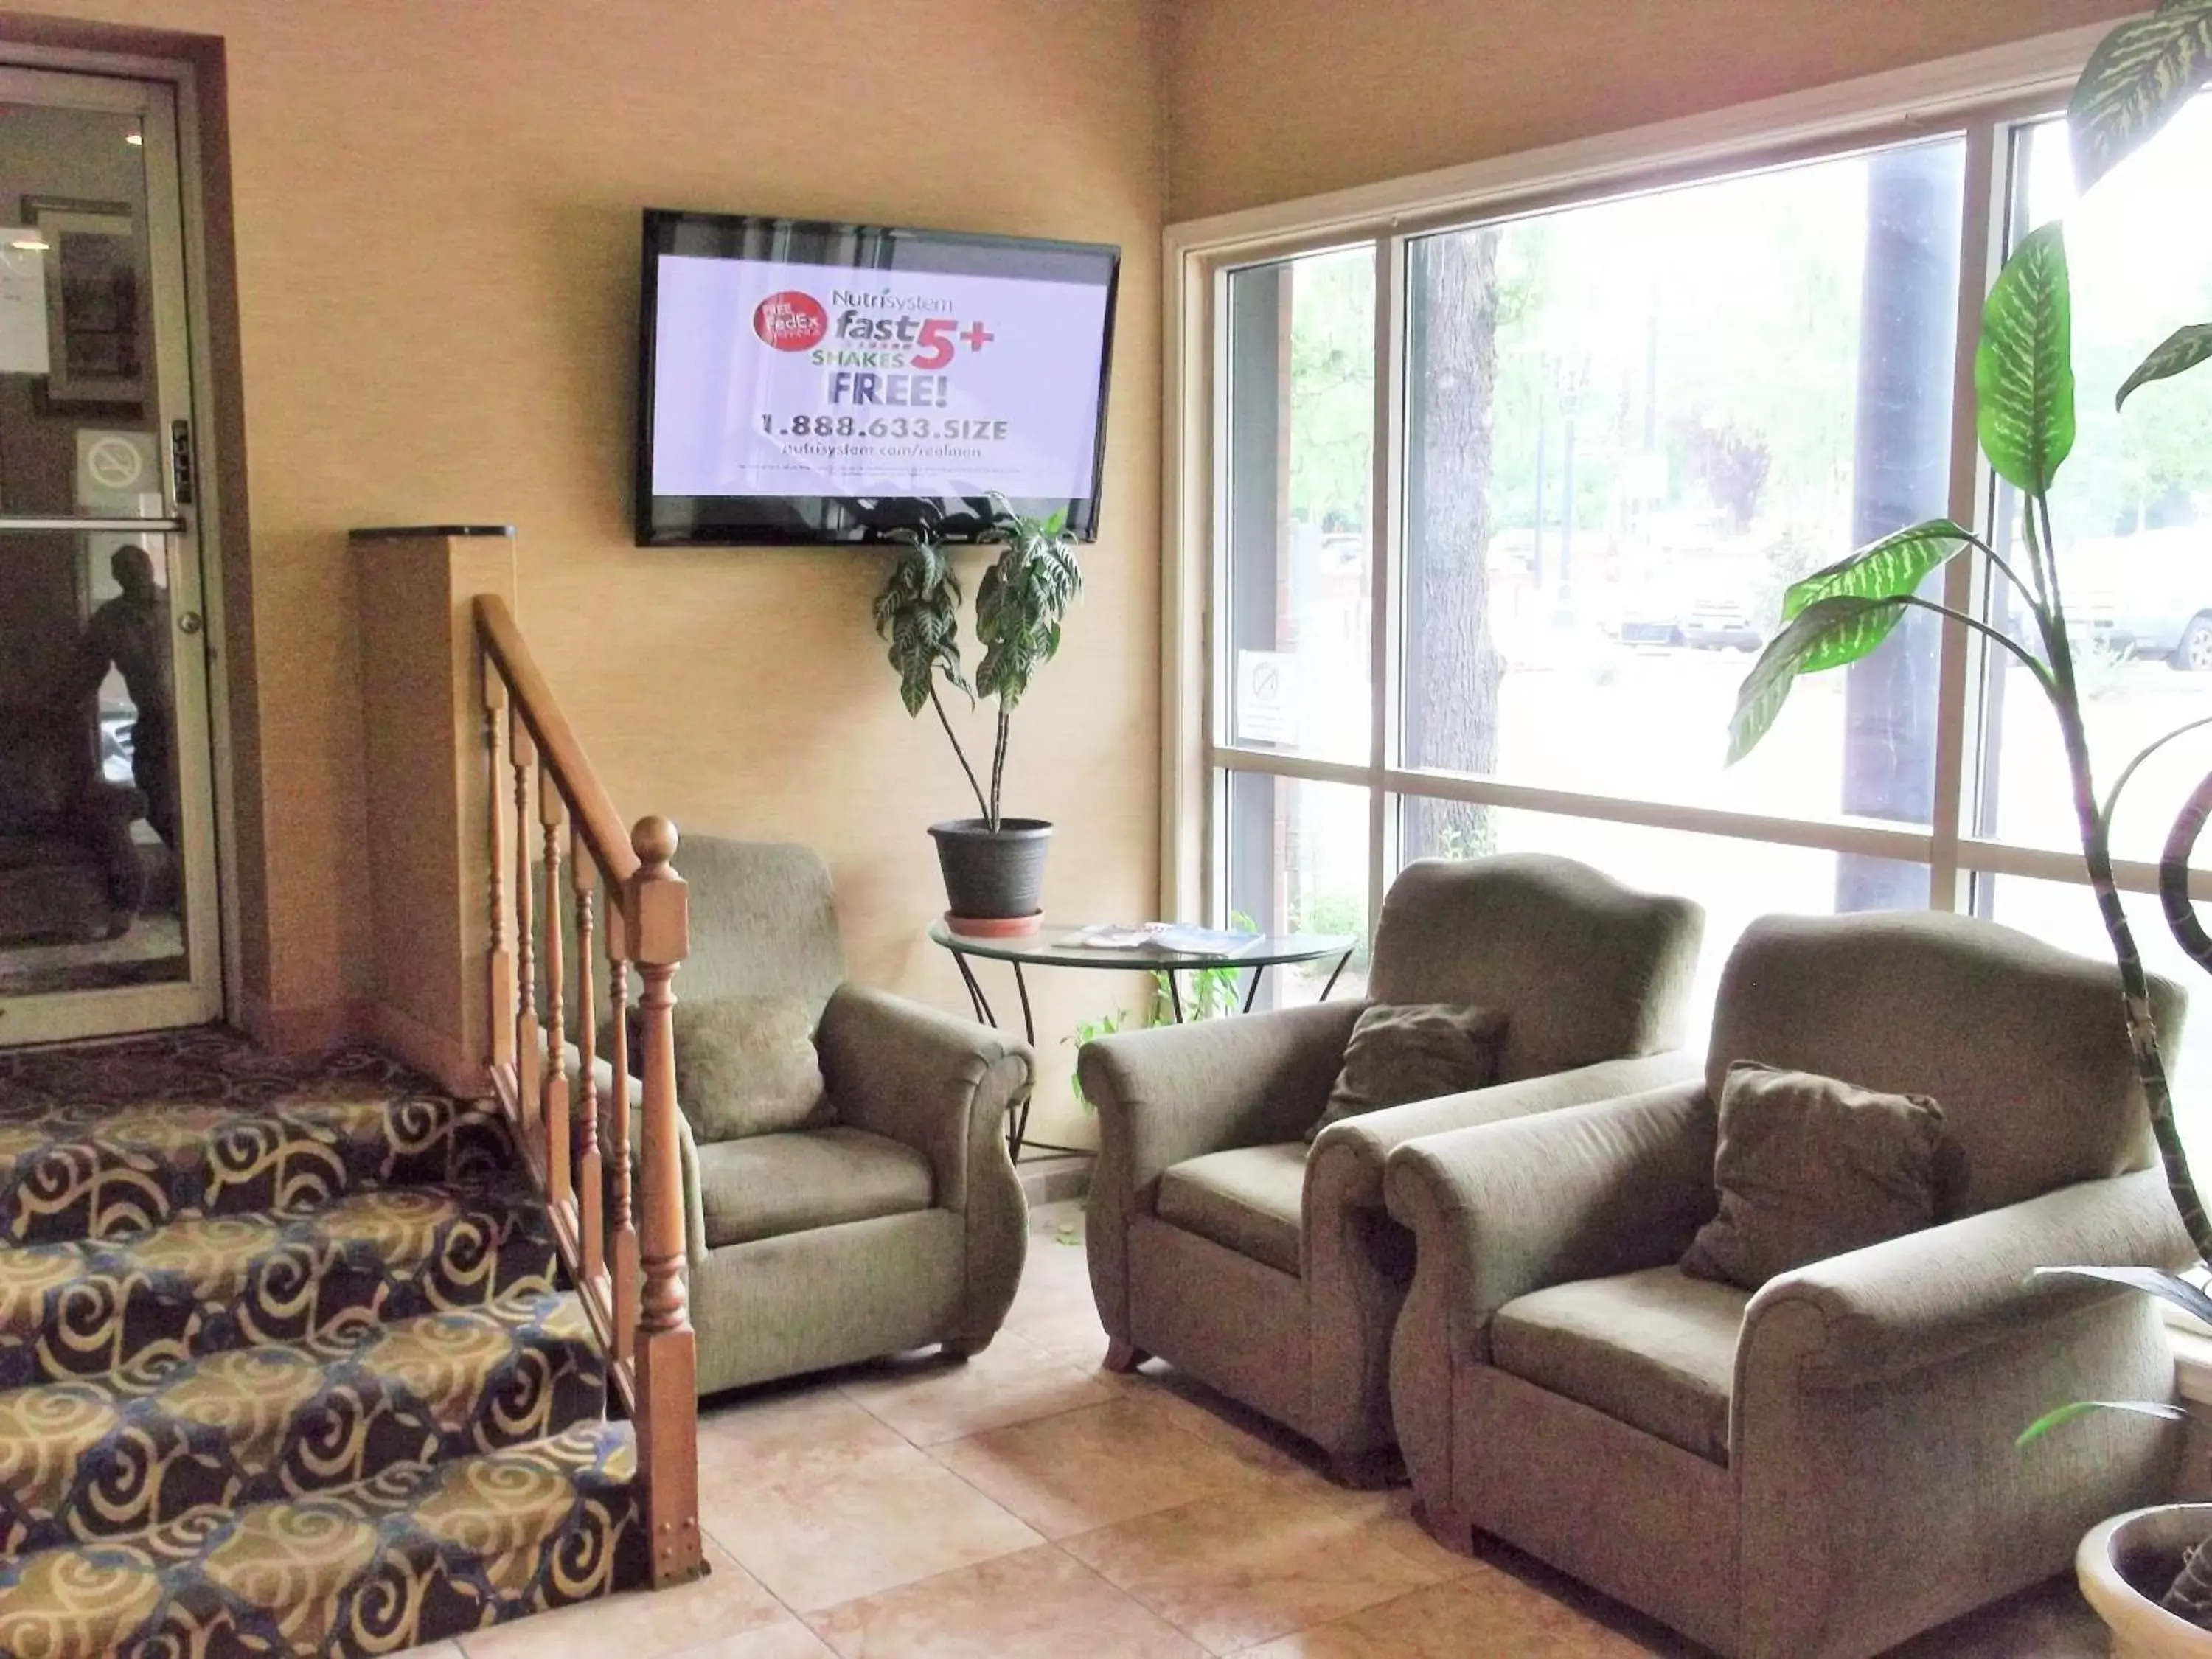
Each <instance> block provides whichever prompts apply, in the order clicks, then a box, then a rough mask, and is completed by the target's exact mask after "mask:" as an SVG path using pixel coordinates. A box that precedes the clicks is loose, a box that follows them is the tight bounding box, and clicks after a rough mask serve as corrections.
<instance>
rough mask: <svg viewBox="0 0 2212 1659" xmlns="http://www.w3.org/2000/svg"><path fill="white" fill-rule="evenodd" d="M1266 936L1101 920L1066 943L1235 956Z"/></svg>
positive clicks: (1184, 924) (1105, 948)
mask: <svg viewBox="0 0 2212 1659" xmlns="http://www.w3.org/2000/svg"><path fill="white" fill-rule="evenodd" d="M1263 937H1264V935H1262V934H1259V933H1231V932H1230V931H1228V930H1226V929H1225V928H1220V927H1198V926H1196V925H1195V924H1194V923H1190V922H1180V921H1145V922H1115V921H1097V922H1093V923H1091V926H1089V927H1079V928H1077V929H1076V930H1075V932H1074V933H1071V934H1069V935H1068V937H1067V940H1066V943H1068V944H1069V945H1074V946H1076V947H1077V948H1078V949H1080V950H1087V951H1162V952H1164V953H1165V954H1167V955H1169V956H1178V957H1233V956H1237V955H1240V954H1242V953H1243V952H1244V951H1249V950H1250V949H1251V948H1252V947H1253V946H1254V945H1257V944H1258V943H1259V942H1260V941H1261V939H1262V938H1263Z"/></svg>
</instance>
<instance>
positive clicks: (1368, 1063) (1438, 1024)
mask: <svg viewBox="0 0 2212 1659" xmlns="http://www.w3.org/2000/svg"><path fill="white" fill-rule="evenodd" d="M1504 1036H1505V1016H1504V1015H1503V1014H1498V1013H1490V1012H1486V1011H1485V1010H1483V1009H1480V1008H1468V1007H1463V1006H1460V1005H1459V1004H1456V1003H1449V1002H1399V1003H1389V1002H1378V1003H1376V1005H1375V1006H1373V1007H1371V1008H1369V1009H1367V1010H1366V1011H1365V1012H1363V1013H1362V1014H1361V1015H1360V1016H1359V1018H1358V1022H1357V1023H1356V1024H1353V1026H1352V1040H1351V1041H1350V1042H1347V1043H1346V1044H1345V1048H1344V1069H1343V1070H1342V1071H1340V1072H1339V1073H1337V1074H1336V1086H1335V1087H1334V1089H1331V1090H1330V1091H1329V1094H1328V1110H1326V1111H1324V1112H1323V1113H1322V1115H1321V1121H1319V1122H1318V1123H1316V1124H1315V1125H1314V1126H1313V1127H1312V1128H1310V1129H1309V1130H1307V1131H1306V1139H1307V1141H1308V1142H1311V1141H1312V1140H1313V1139H1314V1137H1315V1136H1316V1135H1318V1134H1320V1133H1321V1132H1322V1130H1323V1129H1326V1128H1327V1127H1328V1126H1329V1125H1330V1124H1332V1123H1336V1122H1340V1121H1343V1120H1344V1119H1346V1118H1347V1117H1358V1116H1359V1115H1361V1114H1362V1113H1364V1112H1376V1111H1380V1110H1382V1109H1383V1107H1385V1106H1403V1105H1404V1104H1406V1103H1407V1102H1408V1101H1413V1100H1434V1099H1435V1098H1436V1097H1437V1096H1439V1095H1455V1094H1458V1093H1461V1092H1462V1091H1464V1090H1468V1089H1481V1088H1486V1087H1487V1086H1488V1085H1489V1084H1490V1083H1491V1081H1492V1079H1494V1078H1496V1077H1497V1075H1498V1053H1499V1050H1500V1049H1501V1048H1503V1047H1504Z"/></svg>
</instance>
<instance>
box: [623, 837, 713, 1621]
mask: <svg viewBox="0 0 2212 1659" xmlns="http://www.w3.org/2000/svg"><path fill="white" fill-rule="evenodd" d="M676 840H677V837H676V826H675V825H674V824H672V823H670V822H669V821H668V820H667V819H666V818H663V817H647V818H641V819H639V820H638V823H637V827H636V828H635V829H633V830H632V831H631V832H630V846H631V848H633V849H634V850H635V852H636V854H637V857H638V871H637V873H636V874H635V876H633V877H631V878H630V884H629V901H630V902H629V915H630V927H629V940H628V944H629V952H630V959H631V960H632V961H633V962H635V963H636V964H637V971H638V977H639V979H640V980H641V981H642V987H643V988H642V989H641V992H640V994H639V997H638V1012H639V1020H638V1026H639V1030H638V1041H639V1043H640V1046H641V1050H642V1054H641V1059H642V1060H643V1062H644V1073H645V1106H644V1111H645V1126H644V1127H645V1138H644V1139H645V1145H644V1149H643V1151H644V1156H643V1157H642V1158H641V1159H640V1160H639V1164H640V1168H639V1172H638V1193H637V1209H638V1221H639V1228H638V1231H639V1234H640V1239H639V1243H640V1246H641V1249H640V1255H641V1258H642V1261H641V1267H642V1269H643V1273H644V1277H645V1283H644V1285H643V1287H642V1291H641V1294H640V1297H639V1300H638V1317H637V1362H636V1363H637V1442H638V1444H637V1453H638V1472H639V1474H641V1476H642V1477H643V1479H644V1481H645V1524H646V1536H647V1546H648V1547H649V1549H650V1550H651V1553H652V1573H653V1583H654V1584H655V1585H656V1586H658V1585H663V1584H671V1583H681V1582H682V1581H684V1579H687V1578H694V1577H697V1576H698V1575H699V1574H700V1573H701V1572H702V1571H704V1569H705V1562H704V1559H703V1557H702V1552H701V1548H700V1534H699V1445H698V1395H697V1388H696V1378H697V1364H698V1358H697V1353H696V1347H695V1343H694V1339H693V1336H692V1332H691V1316H690V1310H689V1309H688V1307H687V1306H686V1298H685V1292H684V1182H683V1175H682V1170H681V1168H680V1164H679V1158H680V1155H679V1153H678V1149H677V1118H676V1113H677V1105H676V1040H675V1025H674V1020H673V1018H672V1016H673V1012H674V1010H675V1006H676V994H675V989H674V986H673V984H672V981H674V979H675V977H676V969H677V966H678V963H681V962H682V961H683V960H684V956H685V955H686V954H687V953H688V952H689V951H690V899H689V895H688V894H687V892H686V890H685V888H684V878H682V877H681V876H679V875H678V874H677V873H676V872H675V871H674V870H673V869H671V867H670V860H671V859H673V858H674V857H675V856H676Z"/></svg>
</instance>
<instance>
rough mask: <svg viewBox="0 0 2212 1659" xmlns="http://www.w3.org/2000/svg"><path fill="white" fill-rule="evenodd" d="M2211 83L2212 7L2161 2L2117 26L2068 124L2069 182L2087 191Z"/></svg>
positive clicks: (2070, 108) (2077, 90)
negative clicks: (2154, 10)
mask: <svg viewBox="0 0 2212 1659" xmlns="http://www.w3.org/2000/svg"><path fill="white" fill-rule="evenodd" d="M2207 82H2212V0H2166V4H2164V5H2162V6H2160V8H2159V9H2158V11H2157V14H2156V15H2154V16H2150V17H2143V18H2138V19H2136V20H2135V21H2132V22H2127V23H2123V24H2121V25H2120V26H2119V27H2118V28H2116V29H2114V30H2113V31H2112V33H2110V34H2108V35H2106V37H2105V38H2104V39H2103V40H2101V41H2100V42H2099V43H2098V45H2097V49H2096V51H2094V52H2092V53H2090V54H2089V62H2088V65H2087V67H2086V68H2085V69H2083V70H2082V71H2081V79H2080V80H2079V81H2077V82H2075V84H2074V96H2073V98H2072V100H2070V101H2069V103H2068V105H2067V109H2066V125H2067V131H2068V132H2069V135H2070V136H2071V137H2072V140H2073V146H2074V181H2075V185H2076V187H2077V188H2079V189H2080V190H2081V191H2085V192H2086V191H2087V190H2089V189H2090V187H2091V186H2093V185H2095V184H2096V182H2097V181H2098V180H2099V179H2102V178H2103V177H2104V176H2105V175H2106V173H2110V172H2111V171H2112V169H2113V168H2114V167H2118V165H2119V164H2120V163H2121V162H2122V161H2125V160H2126V159H2127V158H2128V157H2129V156H2130V155H2132V154H2133V153H2134V152H2135V151H2136V149H2137V148H2138V147H2139V146H2141V145H2142V143H2143V142H2144V141H2145V140H2147V139H2148V138H2149V137H2151V136H2152V135H2153V134H2154V133H2155V132H2157V131H2158V130H2159V129H2160V127H2163V126H2164V125H2166V123H2167V122H2168V121H2169V120H2171V119H2172V118H2173V116H2174V114H2175V112H2177V111H2179V109H2180V107H2181V106H2182V105H2184V104H2185V103H2186V102H2188V100H2189V99H2190V96H2191V94H2193V93H2195V92H2196V91H2197V88H2200V87H2203V86H2204V85H2205V84H2206V83H2207Z"/></svg>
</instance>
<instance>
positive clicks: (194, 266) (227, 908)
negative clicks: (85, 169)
mask: <svg viewBox="0 0 2212 1659" xmlns="http://www.w3.org/2000/svg"><path fill="white" fill-rule="evenodd" d="M0 69H9V70H46V71H49V72H54V73H59V74H69V75H85V76H103V77H106V78H108V79H111V80H125V81H140V82H155V83H157V84H161V85H165V86H166V87H167V89H168V91H169V94H170V99H171V104H172V107H173V110H174V112H175V121H176V145H175V156H176V177H175V178H174V179H173V180H164V179H157V178H156V177H155V176H154V175H153V173H151V172H150V171H149V176H148V179H147V189H148V201H149V229H150V225H151V221H152V217H153V214H152V201H153V192H154V191H155V190H156V189H157V188H158V189H162V190H167V189H169V188H172V187H173V189H174V191H175V192H176V204H177V214H178V229H179V233H180V234H181V239H182V246H181V247H180V249H179V252H180V254H181V257H182V263H183V267H184V281H185V293H184V307H185V315H184V317H183V318H182V319H179V320H180V321H181V323H182V325H183V330H184V336H185V340H184V349H185V380H186V388H187V400H186V405H185V406H186V410H187V413H188V416H189V418H190V420H191V447H192V456H191V459H192V471H193V474H194V477H193V490H192V505H191V507H189V508H188V509H186V510H188V511H189V512H190V513H191V533H192V535H193V537H194V538H195V539H196V540H197V544H198V553H199V567H200V569H199V580H200V615H201V617H202V618H203V620H204V623H205V629H204V635H203V637H204V639H205V641H206V642H207V644H206V651H207V659H208V661H207V714H208V733H207V738H208V764H209V781H210V786H211V788H212V792H213V805H214V808H215V812H214V817H215V889H216V891H215V897H216V933H217V939H216V949H217V952H218V961H219V970H218V974H217V984H216V1009H215V1011H214V1012H215V1017H216V1018H218V1019H226V1020H228V1022H230V1023H231V1024H240V1023H241V1022H242V1021H243V1020H244V1018H245V1015H246V992H245V981H244V965H243V964H244V953H243V950H242V941H243V939H244V933H243V929H242V917H241V907H240V873H241V872H240V867H239V862H238V848H239V836H238V822H239V802H238V781H237V769H236V766H235V764H234V759H235V754H236V747H235V739H234V732H235V723H234V710H233V704H232V697H233V693H234V687H233V684H232V678H231V663H232V660H233V658H234V653H235V652H236V649H237V640H236V638H235V636H234V629H233V627H232V618H231V617H230V605H229V600H230V591H229V584H228V580H226V575H227V572H226V568H225V564H226V561H225V553H226V551H227V549H226V546H225V537H224V534H223V531H224V528H225V525H226V515H227V513H228V512H229V511H230V507H229V503H228V501H226V500H225V489H224V483H225V478H226V474H225V471H224V465H225V454H224V453H225V450H226V448H227V445H226V444H225V442H224V440H225V438H226V436H227V435H226V434H225V433H224V432H223V430H222V426H221V422H219V421H218V419H217V418H216V400H215V398H214V395H213V392H214V387H215V385H216V379H215V377H216V370H217V364H216V354H215V348H214V338H213V337H214V330H213V328H212V326H211V325H210V317H211V313H212V305H213V289H212V287H211V285H210V281H209V274H208V273H209V268H210V261H209V258H208V232H207V193H206V192H207V185H208V171H207V167H206V156H205V150H204V144H205V139H206V125H205V121H204V112H203V110H202V108H201V102H200V81H199V77H198V75H197V72H196V70H195V67H194V65H193V64H191V62H190V61H189V60H187V59H184V58H162V57H155V56H151V55H149V54H143V53H137V52H102V51H97V50H90V49H80V48H76V47H68V46H43V45H38V44H33V43H31V42H27V41H22V40H9V39H6V38H4V37H0ZM159 337H160V336H159V332H158V329H157V332H156V340H157V342H158V340H159ZM156 449H157V451H158V453H160V454H161V459H162V465H163V468H164V479H165V484H166V485H167V486H168V488H169V489H171V491H172V492H173V485H174V479H173V477H171V476H169V469H170V468H171V467H172V465H173V461H172V459H171V457H170V454H169V451H168V445H167V437H166V435H165V434H162V433H161V432H160V431H159V428H157V430H156ZM172 498H173V495H172ZM242 620H243V619H241V621H242ZM235 690H237V691H238V692H239V693H240V695H250V689H249V688H246V687H243V686H240V687H238V688H235ZM182 735H183V734H182V733H179V736H180V738H181V737H182Z"/></svg>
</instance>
